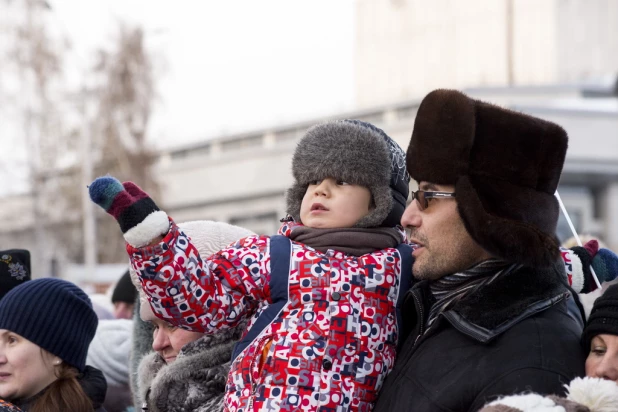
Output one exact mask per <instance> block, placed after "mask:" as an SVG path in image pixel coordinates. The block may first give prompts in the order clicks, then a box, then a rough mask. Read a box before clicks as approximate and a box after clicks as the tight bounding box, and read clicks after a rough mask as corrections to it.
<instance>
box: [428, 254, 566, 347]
mask: <svg viewBox="0 0 618 412" xmlns="http://www.w3.org/2000/svg"><path fill="white" fill-rule="evenodd" d="M565 282H566V274H565V273H564V263H563V262H562V260H560V261H557V262H556V264H555V265H553V266H551V267H549V268H546V269H536V268H529V267H524V268H521V269H519V270H516V271H514V272H511V273H507V274H505V275H504V276H502V277H500V278H498V279H496V280H495V281H494V282H493V283H491V284H488V285H484V286H483V287H481V288H479V289H478V290H476V291H474V292H472V293H471V294H469V295H467V296H465V297H464V298H462V299H461V300H460V301H458V302H457V303H456V304H455V305H454V306H453V307H452V308H451V309H450V310H447V311H446V312H444V313H443V314H442V316H444V318H445V319H446V320H448V321H449V322H450V323H451V325H453V327H454V328H455V329H457V330H459V331H460V332H461V333H464V334H466V335H468V336H470V337H472V338H473V339H476V340H478V341H480V342H483V343H486V342H489V341H491V340H492V339H494V338H496V337H497V336H499V335H501V334H502V333H504V332H505V331H507V330H508V329H510V328H511V327H512V326H514V325H515V324H517V323H519V322H521V321H522V320H523V319H526V318H528V317H530V316H532V315H534V314H536V313H539V312H542V311H544V310H546V309H548V308H549V307H551V306H553V305H555V304H556V303H558V302H560V301H562V300H564V299H566V298H568V297H569V295H570V293H569V291H568V288H567V287H566V285H565ZM423 283H424V282H423ZM419 286H421V287H422V288H423V289H425V288H427V286H428V285H419ZM425 293H428V291H427V290H426V291H425Z"/></svg>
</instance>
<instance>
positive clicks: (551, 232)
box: [406, 90, 568, 266]
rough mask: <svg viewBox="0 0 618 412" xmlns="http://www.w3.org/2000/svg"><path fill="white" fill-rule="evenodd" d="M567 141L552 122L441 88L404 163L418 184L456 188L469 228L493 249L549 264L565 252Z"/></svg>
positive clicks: (426, 107)
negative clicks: (562, 220) (560, 237)
mask: <svg viewBox="0 0 618 412" xmlns="http://www.w3.org/2000/svg"><path fill="white" fill-rule="evenodd" d="M567 141H568V138H567V134H566V132H565V131H564V130H563V129H562V128H561V127H560V126H558V125H556V124H554V123H551V122H548V121H545V120H541V119H538V118H535V117H532V116H528V115H525V114H522V113H518V112H514V111H512V110H507V109H503V108H501V107H497V106H494V105H491V104H488V103H484V102H481V101H478V100H474V99H471V98H469V97H468V96H466V95H465V94H463V93H461V92H458V91H455V90H435V91H433V92H431V93H429V94H428V95H427V96H426V97H425V98H424V99H423V101H422V102H421V105H420V107H419V109H418V114H417V116H416V121H415V124H414V131H413V132H412V139H411V141H410V145H409V147H408V152H407V157H406V161H407V166H408V171H409V172H410V176H411V177H412V178H413V179H415V180H416V181H417V182H421V181H426V182H431V183H435V184H448V185H455V193H456V200H457V207H458V211H459V214H460V215H461V217H462V220H463V222H464V225H465V227H466V229H467V231H468V233H470V236H472V238H473V239H474V240H475V241H476V242H477V243H478V244H479V245H480V246H481V247H482V248H483V249H485V250H486V251H487V252H489V253H490V254H492V255H493V256H495V257H497V258H501V259H504V260H506V261H509V262H517V263H522V264H525V265H531V266H548V265H551V264H552V263H553V262H554V261H555V259H557V258H558V257H559V252H558V241H557V239H556V236H555V231H556V224H557V222H558V214H559V206H558V202H557V200H556V198H555V197H554V193H555V191H556V188H557V187H558V181H559V180H560V174H561V172H562V166H563V164H564V158H565V155H566V150H567Z"/></svg>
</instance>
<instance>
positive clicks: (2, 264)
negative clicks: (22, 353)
mask: <svg viewBox="0 0 618 412" xmlns="http://www.w3.org/2000/svg"><path fill="white" fill-rule="evenodd" d="M30 273H31V271H30V252H29V251H28V250H25V249H9V250H0V300H1V299H2V298H3V297H4V295H6V294H7V293H9V291H10V290H11V289H13V288H14V287H15V286H18V285H21V284H22V283H24V282H26V281H28V280H30V279H31V275H30ZM12 411H19V408H17V407H16V406H15V405H12V404H11V403H9V402H7V401H4V400H2V399H0V412H12Z"/></svg>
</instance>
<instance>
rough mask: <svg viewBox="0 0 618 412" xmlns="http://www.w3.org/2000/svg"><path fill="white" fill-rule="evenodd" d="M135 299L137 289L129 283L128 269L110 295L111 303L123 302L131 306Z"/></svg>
mask: <svg viewBox="0 0 618 412" xmlns="http://www.w3.org/2000/svg"><path fill="white" fill-rule="evenodd" d="M136 298H137V289H135V286H133V283H131V275H130V274H129V269H127V271H126V272H124V274H123V275H122V276H121V277H120V279H119V280H118V283H116V287H115V288H114V293H112V303H116V302H125V303H131V304H133V303H135V299H136Z"/></svg>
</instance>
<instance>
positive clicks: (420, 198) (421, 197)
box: [414, 190, 427, 210]
mask: <svg viewBox="0 0 618 412" xmlns="http://www.w3.org/2000/svg"><path fill="white" fill-rule="evenodd" d="M414 198H415V199H416V202H417V203H418V208H419V209H420V210H425V208H427V199H425V192H423V191H422V190H417V191H416V192H414Z"/></svg>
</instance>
